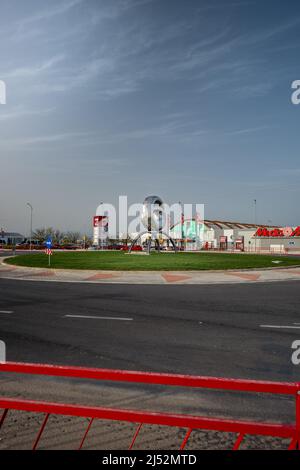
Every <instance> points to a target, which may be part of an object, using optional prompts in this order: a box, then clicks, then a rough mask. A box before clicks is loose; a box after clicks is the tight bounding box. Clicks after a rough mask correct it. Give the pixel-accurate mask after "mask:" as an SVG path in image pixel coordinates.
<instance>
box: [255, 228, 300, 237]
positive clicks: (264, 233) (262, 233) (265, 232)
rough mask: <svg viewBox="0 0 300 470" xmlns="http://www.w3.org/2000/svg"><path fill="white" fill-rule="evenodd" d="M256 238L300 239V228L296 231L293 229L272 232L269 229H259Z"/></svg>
mask: <svg viewBox="0 0 300 470" xmlns="http://www.w3.org/2000/svg"><path fill="white" fill-rule="evenodd" d="M254 236H255V237H268V238H278V237H281V238H283V237H285V238H290V237H300V226H299V227H297V228H295V229H293V228H291V227H285V228H274V229H272V230H269V229H267V228H259V229H258V230H257V232H256V233H255V235H254Z"/></svg>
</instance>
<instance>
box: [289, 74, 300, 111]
mask: <svg viewBox="0 0 300 470" xmlns="http://www.w3.org/2000/svg"><path fill="white" fill-rule="evenodd" d="M292 90H295V91H293V93H292V96H291V100H292V103H293V104H295V105H298V104H300V80H294V81H293V83H292Z"/></svg>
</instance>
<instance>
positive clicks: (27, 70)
mask: <svg viewBox="0 0 300 470" xmlns="http://www.w3.org/2000/svg"><path fill="white" fill-rule="evenodd" d="M63 60H64V55H62V54H60V55H57V56H54V57H51V58H50V59H48V60H46V61H44V62H41V63H39V64H34V65H31V66H26V67H17V68H15V69H13V70H10V71H8V72H4V73H3V76H4V78H5V79H11V78H17V79H25V78H28V77H35V76H37V75H39V74H41V73H43V72H46V71H48V70H50V69H51V68H53V67H54V66H55V65H57V64H58V63H59V62H62V61H63Z"/></svg>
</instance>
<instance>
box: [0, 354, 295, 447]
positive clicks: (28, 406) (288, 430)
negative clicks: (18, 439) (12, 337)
mask: <svg viewBox="0 0 300 470" xmlns="http://www.w3.org/2000/svg"><path fill="white" fill-rule="evenodd" d="M0 372H12V373H20V374H33V375H39V376H52V377H65V378H77V379H78V378H81V379H93V380H103V381H112V382H131V383H139V384H156V385H166V386H177V387H192V388H205V389H212V390H226V391H239V392H251V393H267V394H275V395H290V396H293V397H294V398H295V420H294V422H293V423H291V424H282V423H268V422H257V421H242V420H233V419H222V418H210V417H204V416H193V415H181V414H172V413H161V412H150V411H146V410H128V409H112V408H103V407H95V406H83V405H73V404H72V405H71V404H61V403H52V402H45V401H36V400H34V401H33V400H23V399H15V398H8V397H1V398H0V408H1V409H3V413H2V417H1V419H0V429H1V427H2V426H3V425H4V423H5V420H6V417H7V415H8V412H9V410H19V411H28V412H35V413H44V414H45V417H44V420H43V422H42V425H41V428H40V429H39V431H38V434H37V436H36V438H35V440H34V444H33V450H35V449H36V448H37V446H38V443H39V441H40V439H41V437H42V434H43V432H44V430H45V427H46V425H47V422H48V419H49V416H50V415H51V414H55V415H63V416H76V417H84V418H89V419H90V421H89V424H88V426H87V428H86V430H85V432H84V434H83V437H82V439H81V442H80V444H79V447H78V449H81V448H82V447H83V444H84V442H85V441H86V439H87V437H88V433H89V431H90V429H91V426H92V424H93V421H94V420H95V419H103V420H113V421H122V422H130V423H135V424H136V426H137V427H136V430H135V433H134V435H133V437H132V440H131V443H130V445H129V449H132V448H133V446H134V444H135V442H136V439H137V437H138V435H139V432H140V430H141V428H142V426H143V425H144V424H152V425H161V426H171V427H180V428H185V429H186V434H185V437H184V439H183V441H182V443H181V445H180V449H181V450H182V449H184V448H185V446H186V444H187V442H188V440H189V438H190V436H191V433H192V432H193V430H196V429H201V430H207V431H220V432H230V433H236V434H237V438H236V441H235V443H234V446H233V450H237V449H239V448H240V445H241V443H242V441H243V440H244V438H245V436H246V435H260V436H272V437H279V438H282V439H289V440H290V444H289V447H288V449H289V450H296V449H298V450H299V449H300V383H289V382H268V381H255V380H237V379H225V378H216V377H201V376H190V375H178V374H159V373H152V372H149V373H148V372H136V371H123V370H110V369H95V368H83V367H72V366H71V367H66V366H54V365H45V364H26V363H14V362H6V363H3V364H0Z"/></svg>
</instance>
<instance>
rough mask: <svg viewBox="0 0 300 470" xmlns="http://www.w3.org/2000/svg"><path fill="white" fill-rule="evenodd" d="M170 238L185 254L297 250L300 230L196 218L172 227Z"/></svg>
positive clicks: (299, 247) (299, 245)
mask: <svg viewBox="0 0 300 470" xmlns="http://www.w3.org/2000/svg"><path fill="white" fill-rule="evenodd" d="M170 234H171V237H173V238H174V239H175V240H176V242H177V244H180V245H182V246H184V248H185V249H186V250H188V251H193V250H200V249H207V250H209V249H221V250H224V251H226V250H229V251H231V250H240V251H268V252H270V251H271V252H278V253H280V252H281V253H283V252H289V251H292V252H293V251H300V227H297V228H294V227H285V228H280V227H274V226H272V227H271V226H263V225H255V224H245V223H241V222H228V221H220V220H204V221H202V222H197V221H196V219H189V220H185V221H184V223H179V224H177V225H175V226H174V227H172V228H171V233H170Z"/></svg>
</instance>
